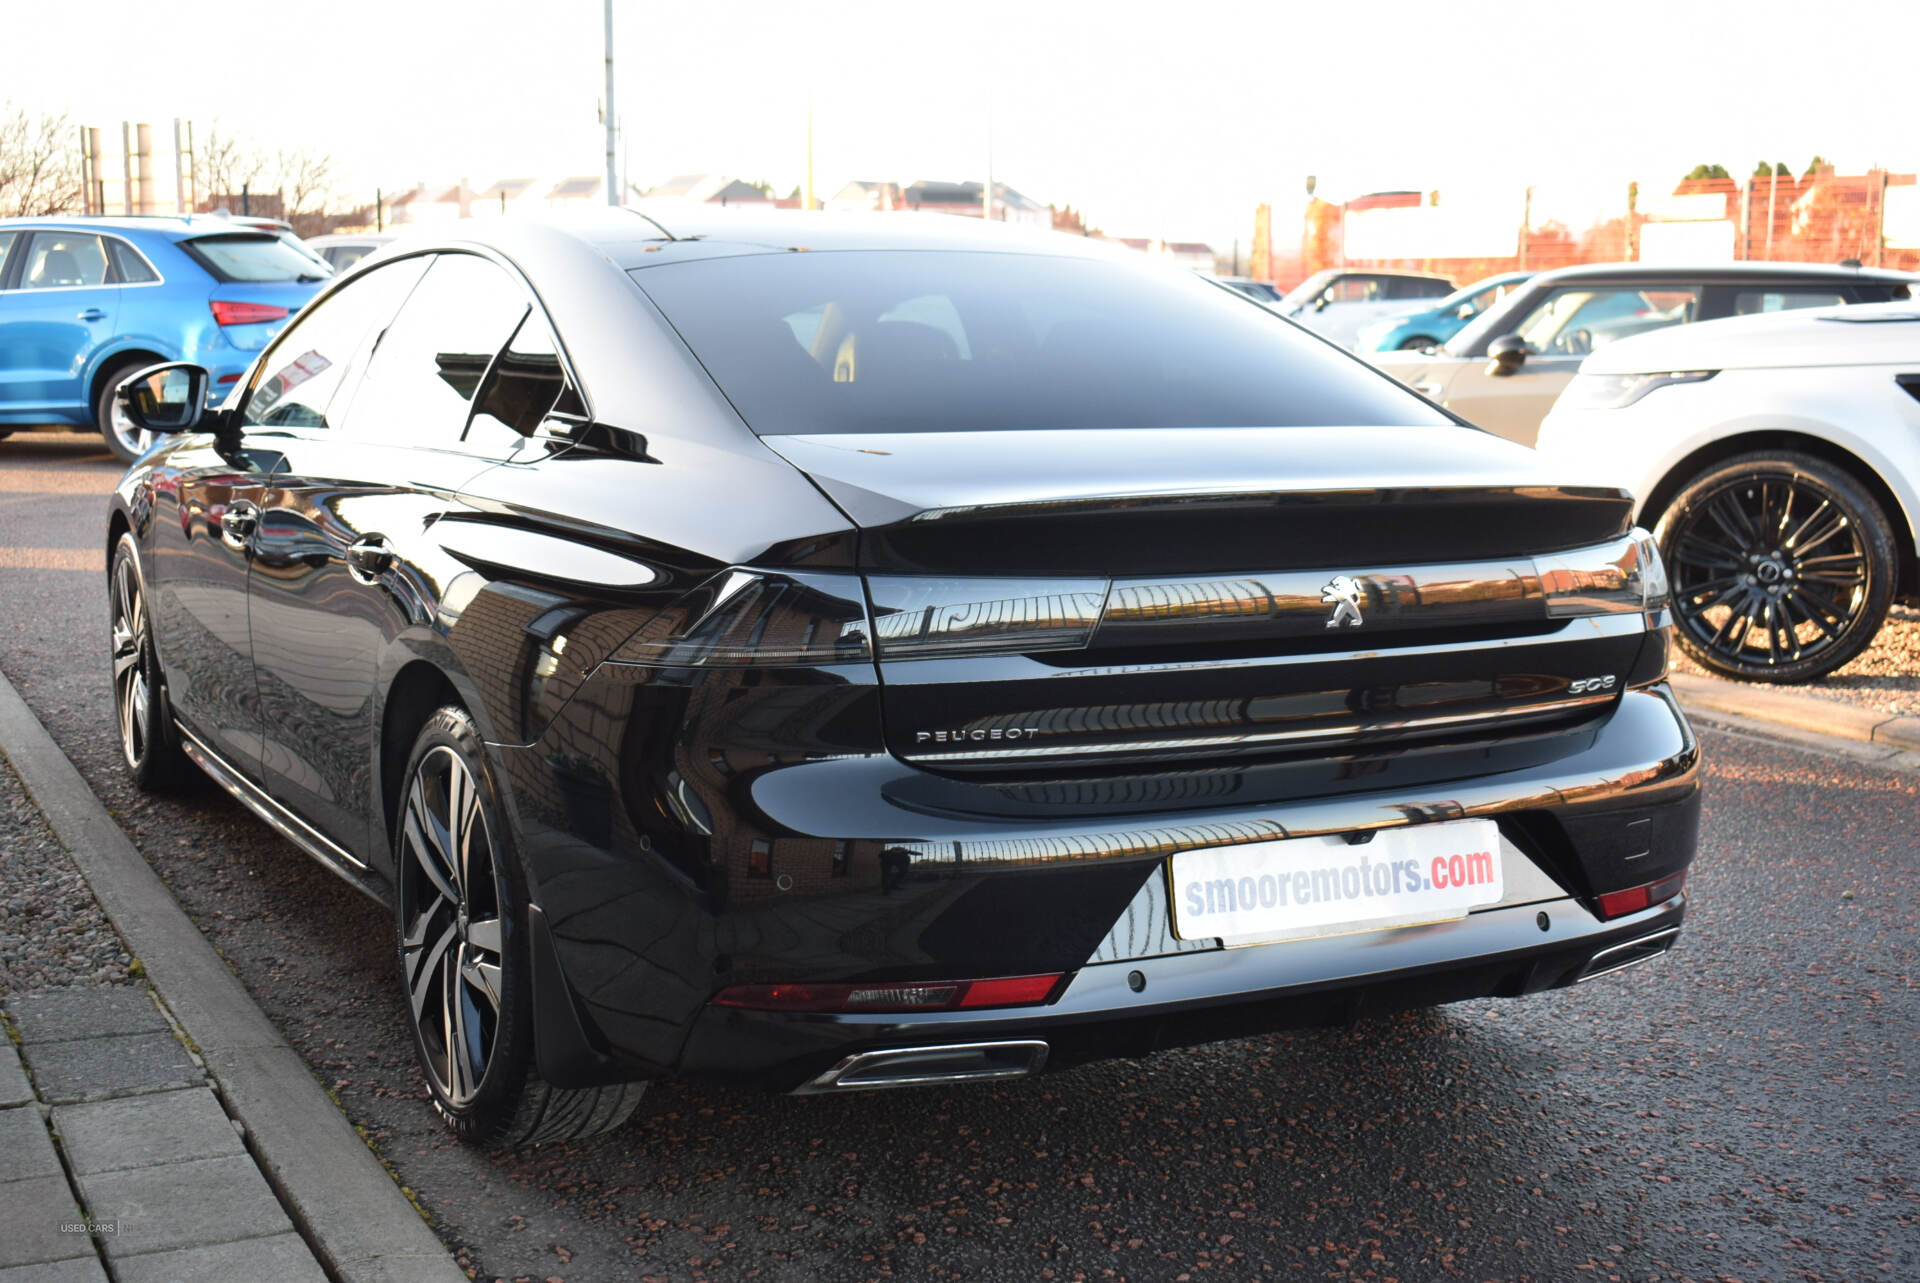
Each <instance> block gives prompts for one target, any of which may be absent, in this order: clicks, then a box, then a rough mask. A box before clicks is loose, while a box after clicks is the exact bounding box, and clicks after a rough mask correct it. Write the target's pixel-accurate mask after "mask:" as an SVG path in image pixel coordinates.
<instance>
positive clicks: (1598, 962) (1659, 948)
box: [1573, 927, 1680, 985]
mask: <svg viewBox="0 0 1920 1283" xmlns="http://www.w3.org/2000/svg"><path fill="white" fill-rule="evenodd" d="M1679 936H1680V928H1679V927H1667V928H1666V929H1665V930H1662V931H1655V932H1653V933H1652V934H1650V935H1644V936H1640V937H1639V938H1637V939H1634V940H1628V941H1625V942H1623V943H1621V944H1616V945H1612V946H1609V947H1608V948H1605V949H1602V950H1601V951H1600V952H1598V953H1596V954H1594V955H1593V957H1591V958H1589V959H1587V965H1586V966H1584V967H1582V968H1581V969H1580V974H1579V975H1577V976H1575V977H1574V978H1573V983H1575V984H1577V985H1578V984H1585V983H1586V982H1587V981H1589V980H1597V979H1599V978H1600V977H1601V976H1607V975H1612V974H1613V973H1614V972H1616V971H1625V970H1626V969H1627V968H1628V967H1637V966H1639V965H1640V964H1641V963H1643V962H1651V961H1653V960H1654V959H1655V958H1657V957H1659V956H1660V955H1661V954H1663V953H1665V952H1666V951H1667V950H1669V949H1671V948H1673V942H1674V941H1675V940H1677V939H1678V938H1679Z"/></svg>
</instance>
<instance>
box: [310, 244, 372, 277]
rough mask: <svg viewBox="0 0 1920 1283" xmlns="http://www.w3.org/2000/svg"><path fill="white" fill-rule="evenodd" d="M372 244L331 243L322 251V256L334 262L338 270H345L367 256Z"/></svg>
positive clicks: (334, 268)
mask: <svg viewBox="0 0 1920 1283" xmlns="http://www.w3.org/2000/svg"><path fill="white" fill-rule="evenodd" d="M372 248H373V246H371V245H329V246H327V248H325V249H323V250H321V251H320V257H322V258H324V259H326V260H327V262H328V263H330V264H332V266H333V270H334V271H336V272H344V271H346V270H347V269H348V268H349V267H352V266H353V265H354V264H355V263H358V262H359V261H360V260H361V259H363V258H365V257H366V256H367V252H368V251H369V250H371V249H372Z"/></svg>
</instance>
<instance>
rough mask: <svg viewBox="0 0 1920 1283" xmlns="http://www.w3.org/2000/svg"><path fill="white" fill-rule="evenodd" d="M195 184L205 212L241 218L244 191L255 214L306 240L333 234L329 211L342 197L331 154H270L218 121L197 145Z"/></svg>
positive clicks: (306, 150) (311, 150)
mask: <svg viewBox="0 0 1920 1283" xmlns="http://www.w3.org/2000/svg"><path fill="white" fill-rule="evenodd" d="M193 179H194V190H195V191H197V192H199V193H200V201H201V207H202V208H203V209H208V210H212V209H225V210H227V211H229V212H231V213H236V214H237V213H239V212H241V201H242V193H243V192H244V193H245V194H246V197H247V199H248V200H249V201H250V202H251V203H252V210H253V212H254V213H255V214H263V215H268V216H270V217H274V218H284V219H286V220H287V222H289V223H291V224H292V225H293V229H294V231H296V232H298V233H300V234H301V235H302V236H314V235H318V234H319V233H321V232H324V231H326V230H327V229H328V226H329V216H328V213H327V210H328V207H329V206H331V205H332V204H334V203H335V202H336V201H337V200H338V198H339V195H340V185H339V176H338V174H337V172H336V171H335V168H334V162H333V157H331V156H329V155H328V154H326V153H325V152H323V151H321V150H319V149H318V148H316V147H311V146H305V145H303V146H299V147H287V148H282V149H281V150H279V151H278V152H275V153H272V154H269V153H268V152H267V151H266V150H265V149H264V148H262V147H260V146H259V145H258V144H256V143H255V142H254V141H253V140H251V139H249V138H244V137H241V136H239V135H236V134H232V133H229V132H228V131H227V130H225V129H223V128H222V127H221V126H220V124H219V122H217V121H216V122H215V123H214V124H213V126H212V127H211V128H210V129H208V130H207V131H206V135H205V137H204V138H202V139H200V140H199V141H198V142H197V143H196V144H195V147H194V156H193Z"/></svg>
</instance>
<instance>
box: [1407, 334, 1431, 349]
mask: <svg viewBox="0 0 1920 1283" xmlns="http://www.w3.org/2000/svg"><path fill="white" fill-rule="evenodd" d="M1438 346H1439V343H1438V342H1437V341H1436V340H1434V339H1430V338H1428V337H1427V336H1426V335H1424V334H1416V335H1414V336H1413V337H1412V338H1410V339H1403V340H1402V341H1401V343H1400V350H1401V351H1402V352H1424V351H1426V350H1427V349H1428V348H1430V347H1438Z"/></svg>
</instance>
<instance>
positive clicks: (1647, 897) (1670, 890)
mask: <svg viewBox="0 0 1920 1283" xmlns="http://www.w3.org/2000/svg"><path fill="white" fill-rule="evenodd" d="M1686 884H1687V871H1686V870H1685V869H1682V870H1680V872H1678V873H1670V874H1668V875H1667V876H1666V877H1664V878H1661V879H1660V880H1659V881H1658V882H1647V883H1643V884H1642V885H1640V886H1637V887H1628V888H1627V889H1626V890H1624V891H1609V892H1607V893H1606V894H1605V895H1603V896H1601V897H1600V916H1601V917H1602V918H1623V917H1625V916H1626V915H1627V914H1629V913H1638V912H1640V910H1642V909H1650V908H1652V907H1653V906H1654V905H1656V904H1660V903H1663V902H1664V901H1667V900H1671V899H1673V897H1674V896H1676V895H1679V894H1680V888H1681V887H1683V886H1685V885H1686Z"/></svg>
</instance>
